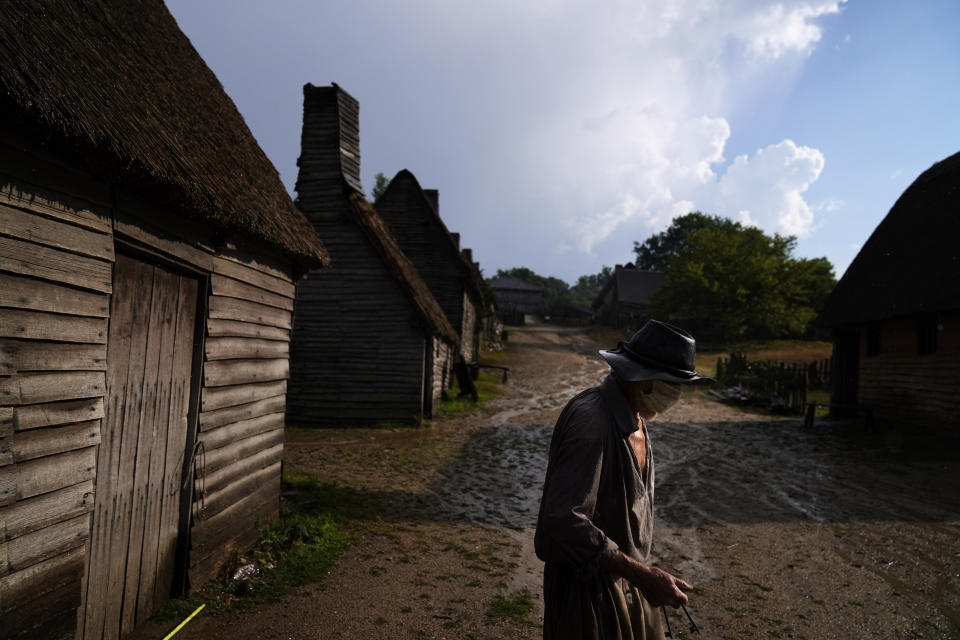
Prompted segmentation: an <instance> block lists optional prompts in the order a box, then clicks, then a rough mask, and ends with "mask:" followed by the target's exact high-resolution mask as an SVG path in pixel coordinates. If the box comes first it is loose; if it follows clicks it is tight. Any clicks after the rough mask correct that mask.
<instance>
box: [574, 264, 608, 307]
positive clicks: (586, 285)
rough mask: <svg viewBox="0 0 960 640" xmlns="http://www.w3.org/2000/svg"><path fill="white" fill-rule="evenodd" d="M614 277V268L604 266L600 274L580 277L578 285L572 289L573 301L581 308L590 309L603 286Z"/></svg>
mask: <svg viewBox="0 0 960 640" xmlns="http://www.w3.org/2000/svg"><path fill="white" fill-rule="evenodd" d="M611 276H613V268H611V267H608V266H603V267H602V268H601V269H600V273H595V274H593V275H587V276H580V277H579V278H577V283H576V284H575V285H573V286H572V287H570V298H571V300H572V301H573V302H574V303H575V304H577V305H580V306H581V307H589V306H590V305H591V304H593V301H594V300H595V299H596V297H597V296H598V295H600V290H601V289H603V285H605V284H606V283H607V280H609V279H610V278H611Z"/></svg>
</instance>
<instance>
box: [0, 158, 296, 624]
mask: <svg viewBox="0 0 960 640" xmlns="http://www.w3.org/2000/svg"><path fill="white" fill-rule="evenodd" d="M51 185H54V186H51ZM118 203H119V204H118ZM138 207H139V208H140V209H141V210H146V209H148V208H149V207H146V208H145V207H144V203H143V202H137V201H135V200H129V199H124V197H123V196H122V194H114V193H111V192H110V190H109V188H108V187H106V186H102V188H101V187H98V186H97V184H96V183H95V181H93V180H92V179H91V178H90V176H88V175H85V174H82V173H81V172H78V171H74V170H72V169H70V168H66V167H63V166H60V165H57V164H53V163H51V162H48V161H47V160H46V159H44V158H40V157H35V156H34V155H33V154H32V153H31V152H28V151H25V150H24V149H16V148H8V147H6V146H4V145H2V144H0V619H2V620H3V632H2V634H0V635H3V637H11V638H16V637H43V638H68V637H69V638H73V637H74V635H75V633H76V626H77V618H78V614H77V610H78V609H81V610H82V609H83V606H84V605H83V602H82V598H83V588H82V587H83V583H84V581H85V574H86V563H87V562H88V560H89V550H88V545H89V541H90V531H91V513H92V510H93V509H94V505H95V486H96V478H95V474H96V468H97V451H98V445H99V443H100V441H101V437H102V424H101V423H102V419H103V417H104V396H105V385H106V380H105V372H106V370H107V340H108V316H109V314H110V294H111V291H112V266H113V261H114V259H115V256H114V238H115V237H117V238H122V239H123V240H124V241H127V242H131V243H133V244H134V245H136V246H140V247H144V248H146V249H147V250H149V251H151V252H153V253H154V254H155V255H157V256H158V257H159V258H160V259H161V260H166V259H167V258H169V260H170V261H171V263H178V262H179V263H181V264H188V265H191V266H192V267H194V268H196V269H199V270H200V271H201V272H205V273H207V274H208V277H209V283H210V294H211V295H210V297H209V300H208V302H209V305H208V306H209V317H208V318H207V320H206V324H205V329H206V334H207V335H206V343H205V354H204V365H203V379H202V381H201V383H202V389H201V395H200V402H201V406H200V414H199V420H198V421H199V436H198V437H199V440H200V441H201V442H202V443H203V446H204V449H203V450H204V452H205V455H201V456H199V457H198V463H197V465H196V469H197V473H198V477H197V480H196V487H197V490H198V493H197V496H196V499H195V500H194V502H193V504H192V505H191V509H192V517H193V527H192V533H191V544H192V547H191V549H190V553H189V557H188V562H189V580H190V583H191V585H192V586H193V587H197V586H199V585H201V584H202V583H203V582H204V581H206V580H207V579H208V578H209V577H210V576H212V575H214V573H215V572H216V570H217V569H218V568H219V567H220V566H221V564H222V563H223V562H224V561H225V560H227V559H229V558H230V557H231V551H232V549H234V548H237V547H243V546H246V545H248V544H249V543H251V542H252V541H253V540H254V538H255V535H256V524H257V521H258V520H266V519H270V518H272V517H275V515H276V513H277V509H278V504H279V494H280V460H281V458H282V451H283V424H284V410H285V392H286V378H287V377H288V372H289V364H288V354H289V340H290V333H291V326H292V309H293V299H294V294H295V288H294V285H293V283H292V276H291V273H292V268H291V267H290V266H289V265H287V264H285V263H282V262H280V261H274V260H272V259H270V258H269V257H263V256H259V257H257V256H253V255H251V254H245V253H242V252H239V251H235V250H224V251H220V252H219V253H218V252H216V251H214V250H213V249H211V248H210V246H209V243H207V244H204V243H202V242H199V241H194V239H193V238H191V241H190V242H183V241H182V240H181V239H178V238H177V237H176V235H175V234H171V233H168V232H163V233H161V232H158V231H157V230H156V229H155V228H153V227H151V226H149V225H146V224H142V223H140V222H138V221H137V219H135V218H132V217H130V215H129V214H130V212H132V211H136V210H137V208H138ZM118 211H125V212H126V213H117V212H118ZM154 218H155V219H163V216H159V217H157V216H154ZM187 228H188V227H187V226H186V222H184V224H183V225H178V226H177V229H178V230H181V229H187ZM180 232H181V233H186V234H188V233H190V232H189V231H180ZM157 533H158V535H167V534H170V533H172V534H173V535H175V532H167V533H166V534H165V533H164V532H157ZM150 535H153V532H150Z"/></svg>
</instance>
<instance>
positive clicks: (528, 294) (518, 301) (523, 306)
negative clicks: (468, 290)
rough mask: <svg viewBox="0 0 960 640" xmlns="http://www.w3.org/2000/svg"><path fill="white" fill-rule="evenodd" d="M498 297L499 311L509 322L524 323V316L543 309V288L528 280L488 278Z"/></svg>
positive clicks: (504, 319)
mask: <svg viewBox="0 0 960 640" xmlns="http://www.w3.org/2000/svg"><path fill="white" fill-rule="evenodd" d="M487 283H488V284H489V285H490V289H491V290H492V291H493V295H494V296H495V297H496V299H497V313H498V314H499V315H500V317H501V318H502V319H503V321H504V322H506V323H507V324H516V325H522V324H523V322H524V316H525V315H527V314H532V313H541V312H542V311H543V308H542V307H543V289H541V288H540V287H538V286H537V285H535V284H530V283H529V282H527V281H526V280H521V279H520V278H513V277H499V278H491V279H490V280H487Z"/></svg>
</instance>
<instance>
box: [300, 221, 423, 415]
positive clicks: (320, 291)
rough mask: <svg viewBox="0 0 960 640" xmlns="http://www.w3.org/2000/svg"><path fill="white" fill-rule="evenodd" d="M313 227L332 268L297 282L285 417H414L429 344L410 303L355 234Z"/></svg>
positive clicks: (349, 229)
mask: <svg viewBox="0 0 960 640" xmlns="http://www.w3.org/2000/svg"><path fill="white" fill-rule="evenodd" d="M315 227H316V228H317V231H318V233H319V234H320V235H321V236H322V237H323V238H324V246H326V247H327V251H328V252H330V256H331V260H332V265H331V267H329V268H327V269H324V270H322V271H319V272H314V273H311V274H310V275H309V277H308V278H306V279H304V280H301V281H300V283H299V284H298V285H297V297H298V302H297V313H296V317H295V322H296V326H295V327H294V330H293V333H294V337H293V341H292V342H291V346H290V363H291V364H290V366H291V372H290V376H291V379H290V390H289V394H288V408H287V414H288V419H289V420H290V422H292V423H295V424H326V425H334V424H341V423H343V421H344V420H345V419H349V421H350V422H353V423H358V424H363V423H367V424H369V423H376V422H387V421H410V420H416V419H418V417H419V416H420V415H421V413H422V404H423V380H424V372H423V366H424V355H425V351H424V349H425V348H426V345H425V336H424V329H423V327H422V326H421V324H420V321H419V318H418V317H417V314H416V311H415V309H414V307H413V304H412V302H411V301H410V300H409V298H408V297H407V296H406V295H405V294H404V293H403V291H402V290H401V289H400V287H399V286H398V284H397V280H396V276H394V274H392V273H391V272H390V270H389V269H388V268H387V267H386V266H385V265H384V264H383V262H382V260H381V258H380V256H379V255H378V253H377V252H376V250H375V249H374V247H373V246H372V245H371V244H370V242H369V240H368V239H367V238H366V236H365V235H364V234H363V233H362V232H361V230H360V229H358V228H356V227H355V226H353V225H352V224H350V223H343V224H341V223H337V222H332V223H327V222H317V223H315ZM359 384H362V386H358V385H359ZM390 386H392V387H393V389H392V390H391V389H390V388H389V387H390ZM358 394H359V395H361V396H362V398H363V400H361V401H360V402H361V403H362V405H361V406H358V404H357V399H356V397H357V395H358ZM320 397H322V398H323V401H322V402H318V401H317V399H318V398H320Z"/></svg>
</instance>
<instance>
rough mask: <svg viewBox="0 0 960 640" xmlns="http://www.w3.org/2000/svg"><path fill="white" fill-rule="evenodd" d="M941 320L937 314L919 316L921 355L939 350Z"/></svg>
mask: <svg viewBox="0 0 960 640" xmlns="http://www.w3.org/2000/svg"><path fill="white" fill-rule="evenodd" d="M939 328H940V322H939V320H938V318H937V314H935V313H930V314H927V315H922V316H920V317H919V318H917V353H918V354H920V355H921V356H925V355H929V354H931V353H936V352H937V333H938V330H939Z"/></svg>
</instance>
